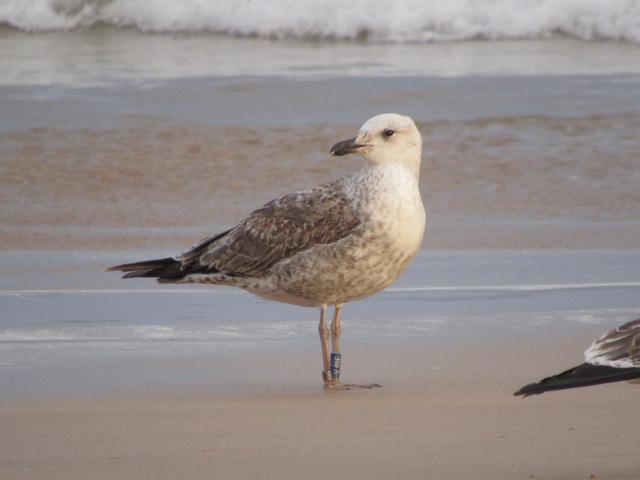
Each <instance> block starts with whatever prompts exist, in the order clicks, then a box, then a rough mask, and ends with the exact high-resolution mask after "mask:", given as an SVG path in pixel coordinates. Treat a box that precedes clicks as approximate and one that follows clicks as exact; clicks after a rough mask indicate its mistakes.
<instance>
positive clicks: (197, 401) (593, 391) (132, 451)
mask: <svg viewBox="0 0 640 480" xmlns="http://www.w3.org/2000/svg"><path fill="white" fill-rule="evenodd" d="M587 340H588V339H586V338H560V339H558V340H557V341H556V342H551V343H547V342H546V340H545V339H544V338H538V339H534V340H532V339H528V340H526V341H522V342H520V343H518V344H513V343H508V342H496V343H493V344H479V345H458V346H457V347H455V348H445V347H443V346H438V347H432V348H429V349H425V348H423V347H420V346H413V347H406V348H402V349H394V350H384V349H383V350H382V351H367V352H362V351H361V352H357V351H352V352H350V357H349V360H350V363H349V365H348V368H347V377H348V378H347V380H348V379H351V380H354V379H357V380H362V381H369V380H372V379H374V380H376V379H377V380H379V381H381V382H383V383H385V384H386V385H385V387H383V388H382V389H379V390H375V391H353V392H329V393H323V392H322V390H321V388H319V387H318V386H317V385H318V384H319V377H320V376H319V373H318V372H315V370H314V372H315V373H318V375H317V378H315V380H316V381H317V382H314V386H306V387H301V386H300V385H291V386H289V387H284V388H282V389H280V390H278V391H273V392H268V391H265V390H264V389H263V390H260V389H256V391H255V392H253V393H246V394H242V395H238V394H231V393H224V392H222V393H220V392H218V393H200V394H188V395H179V394H171V393H163V394H145V395H131V396H127V397H120V398H106V397H101V398H79V399H66V400H55V399H49V400H43V399H41V400H38V401H33V402H13V403H12V402H8V401H7V402H4V403H2V404H1V405H0V424H1V425H2V431H3V434H2V437H1V438H0V477H1V478H7V479H13V480H21V479H42V478H49V479H82V480H91V479H114V478H118V479H136V480H144V479H176V478H189V479H200V478H207V479H246V478H264V479H296V478H307V479H310V480H312V479H321V478H354V479H389V478H401V479H438V480H447V479H451V480H460V479H473V480H498V479H523V480H531V479H546V480H561V479H562V480H571V479H576V480H588V479H592V478H598V479H601V480H605V479H606V480H623V479H624V480H635V479H638V478H640V460H639V458H640V457H639V452H640V440H639V439H638V429H637V422H636V421H635V419H637V418H638V416H639V414H640V403H638V401H637V393H638V391H637V390H636V389H637V388H638V387H637V386H632V385H628V384H613V385H608V386H600V387H593V388H589V389H581V390H574V391H566V392H556V393H552V394H545V395H543V396H538V397H531V398H528V399H520V398H516V397H513V396H511V392H512V391H513V390H514V389H515V388H516V387H518V386H520V385H521V384H522V383H523V382H526V381H528V380H534V379H535V378H537V377H539V376H540V375H544V374H548V373H554V372H556V371H557V370H558V369H559V368H563V367H568V366H570V365H571V364H573V363H574V362H575V361H576V359H578V357H579V354H577V352H578V351H579V349H580V347H581V346H583V345H584V343H585V342H586V341H587ZM572 350H576V352H573V351H572ZM314 353H316V354H317V352H314ZM390 354H393V357H388V358H390V361H388V362H381V361H380V359H381V358H384V356H385V355H390ZM540 354H541V355H540ZM316 357H317V355H311V353H310V354H309V355H303V356H302V359H303V360H304V361H303V362H296V363H297V364H296V367H295V369H299V368H307V367H309V362H310V361H311V359H313V361H314V362H316V361H317V360H318V358H316ZM540 357H542V358H540ZM375 359H377V361H374V360H375ZM279 360H282V359H279ZM279 360H274V358H273V357H270V358H268V359H265V362H264V363H263V364H262V365H261V367H264V368H265V369H269V368H272V367H273V366H275V365H278V362H279ZM536 360H538V361H536ZM316 363H317V362H316ZM367 364H377V365H380V364H383V366H382V367H380V368H379V369H377V371H376V372H372V371H370V368H368V367H367ZM280 365H281V366H282V364H280ZM301 365H303V366H301ZM401 365H412V368H411V369H409V370H402V369H399V367H400V366H401ZM417 365H423V366H424V368H416V366H417ZM314 366H315V363H314ZM216 368H224V365H217V366H216ZM316 370H317V369H316ZM281 373H282V375H286V369H283V370H281ZM267 376H268V375H267ZM309 380H310V381H311V380H312V379H309Z"/></svg>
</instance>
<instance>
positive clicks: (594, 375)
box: [514, 363, 640, 397]
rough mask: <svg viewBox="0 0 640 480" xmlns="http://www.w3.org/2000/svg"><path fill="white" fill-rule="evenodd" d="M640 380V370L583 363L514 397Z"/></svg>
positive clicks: (532, 385) (532, 384)
mask: <svg viewBox="0 0 640 480" xmlns="http://www.w3.org/2000/svg"><path fill="white" fill-rule="evenodd" d="M634 378H640V368H616V367H609V366H606V365H592V364H590V363H583V364H582V365H578V366H577V367H573V368H570V369H569V370H566V371H564V372H562V373H559V374H558V375H553V376H551V377H547V378H544V379H542V380H541V381H539V382H538V383H531V384H529V385H525V386H524V387H522V388H521V389H520V390H518V391H517V392H515V393H514V395H520V396H523V397H528V396H529V395H538V394H540V393H544V392H549V391H552V390H564V389H565V388H578V387H588V386H590V385H598V384H601V383H611V382H621V381H624V380H633V379H634Z"/></svg>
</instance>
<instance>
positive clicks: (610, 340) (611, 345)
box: [514, 319, 640, 397]
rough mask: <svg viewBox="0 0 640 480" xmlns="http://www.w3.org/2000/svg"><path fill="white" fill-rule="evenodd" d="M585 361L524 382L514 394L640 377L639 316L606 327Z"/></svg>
mask: <svg viewBox="0 0 640 480" xmlns="http://www.w3.org/2000/svg"><path fill="white" fill-rule="evenodd" d="M585 358H586V362H585V363H583V364H582V365H578V366H577V367H573V368H570V369H569V370H566V371H564V372H562V373H559V374H557V375H553V376H551V377H547V378H544V379H542V380H541V381H539V382H537V383H532V384H529V385H525V386H524V387H522V388H521V389H520V390H518V391H517V392H516V393H514V395H522V396H525V397H527V396H529V395H537V394H540V393H544V392H548V391H552V390H563V389H566V388H577V387H588V386H590V385H598V384H602V383H611V382H620V381H624V380H633V379H636V378H640V319H638V320H633V321H631V322H628V323H625V324H624V325H621V326H620V327H618V328H614V329H613V330H609V331H608V332H607V333H605V334H604V335H603V336H602V337H600V338H599V339H598V340H596V341H595V342H593V344H592V345H591V346H590V347H589V348H588V349H587V351H586V352H585Z"/></svg>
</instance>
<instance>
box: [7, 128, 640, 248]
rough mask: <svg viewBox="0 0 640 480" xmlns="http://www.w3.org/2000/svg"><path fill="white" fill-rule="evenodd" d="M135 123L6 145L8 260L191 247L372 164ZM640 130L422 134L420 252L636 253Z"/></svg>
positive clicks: (288, 136) (256, 136) (23, 136)
mask: <svg viewBox="0 0 640 480" xmlns="http://www.w3.org/2000/svg"><path fill="white" fill-rule="evenodd" d="M129 121H131V122H132V125H133V126H132V127H131V128H121V129H111V130H108V129H106V130H105V129H103V130H100V129H98V130H92V129H80V130H73V129H71V130H57V129H55V128H47V129H26V130H14V131H5V132H2V133H0V158H1V159H2V161H1V162H0V173H1V175H0V202H1V203H2V208H1V209H0V243H1V245H2V248H3V249H118V248H140V247H144V248H154V247H172V248H176V247H179V246H180V245H182V246H184V247H186V246H188V245H190V244H192V243H194V242H196V241H197V240H199V239H200V238H201V237H202V236H205V235H208V234H209V233H211V232H212V231H215V230H217V229H220V228H223V227H225V226H227V225H231V224H234V223H235V222H236V221H238V220H239V219H240V218H242V216H244V215H246V214H247V213H248V212H250V211H251V210H252V209H254V208H256V207H257V206H259V205H261V204H262V203H264V202H266V201H268V200H270V199H272V198H274V197H275V196H277V195H281V194H284V193H287V192H289V191H292V190H297V189H302V188H305V187H307V186H309V185H314V184H318V183H322V182H326V181H330V180H332V179H334V178H337V177H338V176H340V175H342V174H345V173H348V172H351V171H354V170H355V169H357V168H358V167H359V165H360V164H361V162H362V160H361V159H358V158H355V157H348V158H345V157H340V158H331V157H329V156H328V154H327V152H328V149H329V148H330V146H331V144H332V143H333V142H335V141H337V140H340V139H343V138H347V137H349V136H352V135H353V133H354V131H355V128H356V126H355V125H349V126H322V125H315V126H298V127H295V128H264V129H263V128H251V127H230V126H228V127H223V126H198V125H176V124H170V123H167V122H165V121H161V120H158V119H154V118H151V117H149V118H147V117H135V118H131V119H129ZM639 125H640V117H638V116H637V115H615V116H610V117H609V116H592V117H583V118H549V117H536V116H524V117H517V118H506V117H505V118H489V119H481V120H467V121H450V122H443V121H440V122H430V123H423V124H421V125H420V128H421V130H422V132H423V136H424V140H425V155H424V164H423V169H422V170H423V174H422V178H421V182H422V192H423V196H424V199H425V201H426V204H427V206H428V215H429V226H428V228H429V231H428V232H427V235H426V243H425V246H426V247H428V248H447V249H456V248H471V249H478V248H511V249H517V248H547V247H552V248H637V247H638V245H639V243H638V239H639V238H640V222H639V221H638V219H639V218H640V193H638V188H637V185H638V181H639V180H640V163H639V160H638V156H637V131H638V128H639Z"/></svg>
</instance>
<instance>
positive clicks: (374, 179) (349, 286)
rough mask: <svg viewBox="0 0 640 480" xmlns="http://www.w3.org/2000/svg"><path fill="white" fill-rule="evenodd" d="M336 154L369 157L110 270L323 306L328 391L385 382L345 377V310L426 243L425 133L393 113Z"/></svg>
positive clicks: (387, 278)
mask: <svg viewBox="0 0 640 480" xmlns="http://www.w3.org/2000/svg"><path fill="white" fill-rule="evenodd" d="M330 153H331V155H333V156H343V155H347V154H352V153H358V154H360V155H361V156H362V157H364V158H365V160H366V161H367V162H366V165H365V166H364V167H363V168H362V169H361V170H359V171H356V172H355V173H352V174H349V175H346V176H343V177H341V178H339V179H337V180H335V181H333V182H330V183H326V184H323V185H319V186H315V187H311V188H308V189H306V190H302V191H298V192H295V193H290V194H288V195H284V196H282V197H280V198H277V199H275V200H272V201H270V202H268V203H267V204H265V205H264V206H262V207H261V208H258V209H257V210H255V211H253V212H252V213H251V214H250V215H249V216H247V217H246V218H244V219H243V220H242V221H241V222H240V223H238V224H237V225H236V226H235V227H233V228H231V229H229V230H227V231H225V232H221V233H218V234H216V235H213V236H211V237H209V238H207V239H205V240H203V241H202V242H201V243H200V244H198V245H196V246H195V247H193V248H192V249H191V250H189V251H187V252H186V253H183V254H181V255H179V256H177V257H170V258H161V259H155V260H147V261H142V262H136V263H128V264H123V265H117V266H114V267H110V268H108V269H107V270H108V271H121V272H125V273H126V274H125V275H124V277H123V278H133V277H152V278H157V281H158V282H160V283H183V284H184V283H203V284H212V285H230V286H234V287H239V288H242V289H244V290H247V291H249V292H251V293H253V294H256V295H258V296H260V297H262V298H265V299H268V300H276V301H279V302H285V303H290V304H294V305H300V306H305V307H318V308H319V309H320V323H319V328H318V331H319V334H320V344H321V348H322V367H323V368H322V378H323V381H324V387H325V389H335V390H349V389H354V388H374V387H379V386H380V385H379V384H377V383H372V384H366V385H356V384H345V383H342V382H341V380H340V373H341V363H342V355H341V352H340V334H341V332H342V328H341V316H342V308H343V305H344V304H345V303H347V302H352V301H354V300H359V299H362V298H365V297H368V296H370V295H373V294H374V293H377V292H379V291H381V290H383V289H384V288H386V287H388V286H389V285H390V284H391V283H393V281H394V280H395V279H396V278H398V276H399V275H400V274H401V273H402V272H403V271H404V270H405V269H406V268H407V266H408V265H409V263H410V262H411V260H412V259H413V257H414V256H415V255H416V253H417V252H418V250H419V249H420V246H421V244H422V238H423V236H424V229H425V221H426V217H425V210H424V206H423V204H422V198H421V196H420V190H419V177H420V160H421V154H422V137H421V136H420V132H419V131H418V129H417V127H416V125H415V123H414V122H413V120H412V119H411V118H410V117H408V116H404V115H399V114H395V113H385V114H381V115H377V116H375V117H372V118H370V119H369V120H367V121H366V122H365V123H364V124H363V125H362V127H361V128H360V130H359V132H358V135H357V136H356V137H354V138H350V139H348V140H344V141H342V142H338V143H336V144H335V145H334V146H333V147H332V148H331V151H330ZM329 306H333V307H334V313H333V318H332V321H331V326H330V327H329V326H328V325H327V309H328V307H329ZM329 340H331V354H329Z"/></svg>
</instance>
